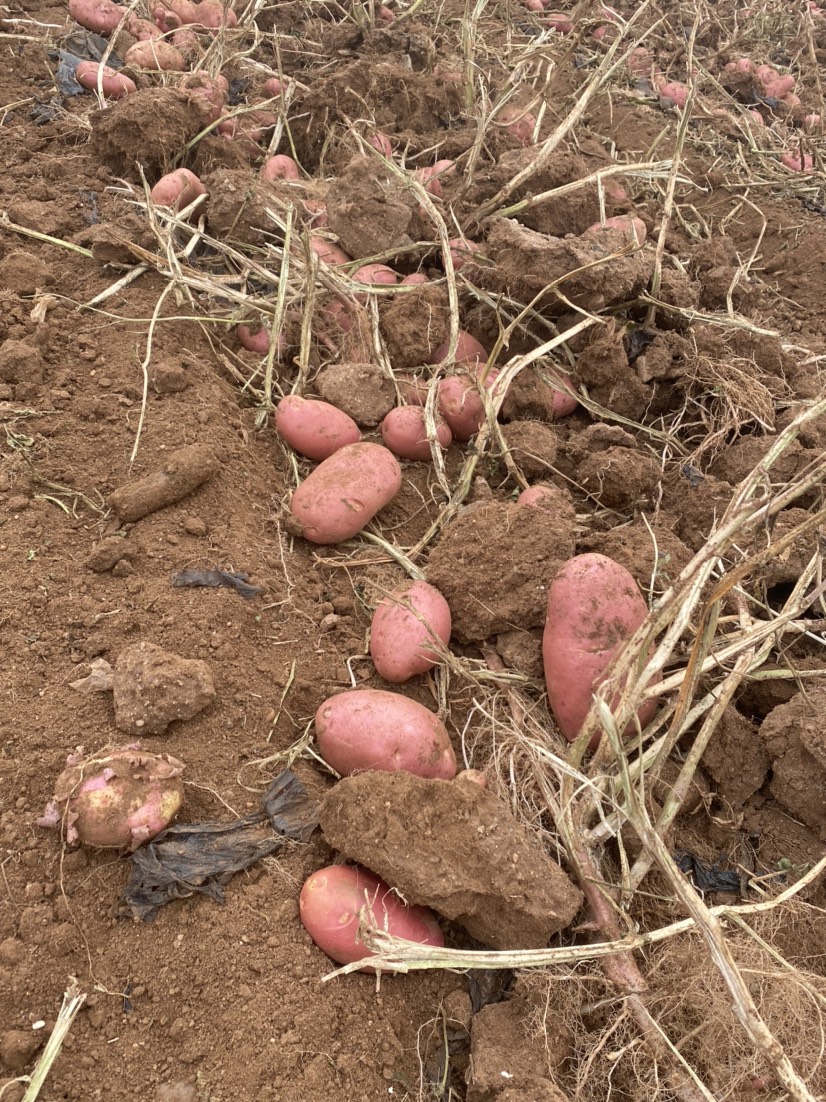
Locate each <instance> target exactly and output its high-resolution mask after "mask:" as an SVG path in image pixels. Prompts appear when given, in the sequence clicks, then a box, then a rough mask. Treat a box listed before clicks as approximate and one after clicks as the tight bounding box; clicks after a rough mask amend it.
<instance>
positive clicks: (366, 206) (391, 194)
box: [327, 157, 433, 257]
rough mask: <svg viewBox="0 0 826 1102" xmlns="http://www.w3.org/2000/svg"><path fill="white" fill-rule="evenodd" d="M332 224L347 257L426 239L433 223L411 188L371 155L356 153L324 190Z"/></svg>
mask: <svg viewBox="0 0 826 1102" xmlns="http://www.w3.org/2000/svg"><path fill="white" fill-rule="evenodd" d="M327 215H328V218H329V225H330V229H331V230H332V231H333V233H334V234H336V235H337V236H338V239H339V242H340V243H341V247H342V248H343V249H344V251H345V252H348V253H349V254H350V256H354V257H360V256H374V255H376V254H378V253H383V252H386V251H387V250H388V249H395V248H401V247H403V246H405V245H410V244H412V243H413V242H414V241H425V240H429V239H430V238H431V237H432V236H433V227H432V226H430V225H429V224H428V221H427V219H426V218H425V217H424V212H423V210H422V208H421V207H420V206H419V204H418V202H417V201H416V199H415V197H414V196H413V194H412V192H411V191H410V189H409V188H406V187H405V186H404V184H403V181H402V180H400V179H399V177H398V176H397V175H396V173H394V172H393V171H391V170H390V169H388V168H386V167H385V166H384V165H383V164H382V163H381V162H380V161H378V160H377V159H376V158H375V157H354V158H353V160H352V161H350V163H349V164H348V165H347V167H346V168H345V169H344V170H343V172H342V173H341V174H340V175H339V176H337V177H336V179H335V180H334V181H333V182H332V183H331V184H330V187H329V189H328V191H327Z"/></svg>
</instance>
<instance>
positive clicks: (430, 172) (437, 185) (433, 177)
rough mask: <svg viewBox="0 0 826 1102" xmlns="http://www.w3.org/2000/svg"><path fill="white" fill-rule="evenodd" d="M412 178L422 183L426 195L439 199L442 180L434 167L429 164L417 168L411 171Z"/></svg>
mask: <svg viewBox="0 0 826 1102" xmlns="http://www.w3.org/2000/svg"><path fill="white" fill-rule="evenodd" d="M413 179H414V180H416V181H418V183H420V184H421V185H422V187H423V188H424V189H425V191H426V192H427V194H428V195H432V196H433V198H434V199H441V197H442V182H441V180H440V179H439V173H438V172H437V171H436V169H435V168H433V167H430V166H427V167H425V168H417V169H416V170H415V172H414V173H413Z"/></svg>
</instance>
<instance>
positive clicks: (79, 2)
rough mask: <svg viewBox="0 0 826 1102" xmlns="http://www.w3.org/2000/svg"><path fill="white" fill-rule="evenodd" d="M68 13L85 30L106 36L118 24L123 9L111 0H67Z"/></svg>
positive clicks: (121, 17)
mask: <svg viewBox="0 0 826 1102" xmlns="http://www.w3.org/2000/svg"><path fill="white" fill-rule="evenodd" d="M69 15H71V17H72V19H74V21H75V22H76V23H79V24H80V25H81V27H85V28H86V30H87V31H94V33H95V34H102V35H104V36H105V37H108V36H109V35H110V34H111V33H112V32H113V31H115V30H117V28H118V27H119V26H120V21H121V20H122V19H123V16H124V9H123V8H121V7H119V6H118V5H117V4H113V3H112V0H69Z"/></svg>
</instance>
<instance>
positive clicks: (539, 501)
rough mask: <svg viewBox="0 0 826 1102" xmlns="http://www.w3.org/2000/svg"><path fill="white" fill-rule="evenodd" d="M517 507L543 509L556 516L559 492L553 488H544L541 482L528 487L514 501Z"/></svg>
mask: <svg viewBox="0 0 826 1102" xmlns="http://www.w3.org/2000/svg"><path fill="white" fill-rule="evenodd" d="M516 504H517V505H529V506H532V507H533V508H534V509H544V510H545V511H546V512H548V513H553V514H556V513H557V511H558V507H559V490H557V489H556V487H555V486H544V485H543V484H542V483H541V482H539V483H537V485H536V486H529V487H528V488H527V490H523V491H522V493H521V494H520V495H519V497H518V498H517V499H516Z"/></svg>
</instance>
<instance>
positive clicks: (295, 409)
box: [275, 394, 361, 460]
mask: <svg viewBox="0 0 826 1102" xmlns="http://www.w3.org/2000/svg"><path fill="white" fill-rule="evenodd" d="M275 431H276V432H277V433H278V435H279V436H280V437H281V439H282V440H284V441H285V443H287V444H289V445H290V447H291V448H293V449H294V450H295V451H297V452H299V453H300V454H301V455H306V456H307V458H308V459H318V460H323V459H329V457H330V456H331V455H333V453H334V452H337V451H338V450H339V448H343V447H345V446H346V445H347V444H357V443H358V442H359V441H360V440H361V430H360V429H359V427H358V425H357V424H356V422H355V421H354V420H353V418H352V417H348V416H347V414H346V413H344V412H342V410H340V409H337V408H336V407H335V406H331V405H330V403H329V402H322V401H319V400H318V399H317V398H301V397H300V396H299V395H298V394H287V395H286V396H285V397H284V398H282V399H281V401H280V402H279V403H278V409H277V410H276V411H275Z"/></svg>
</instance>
